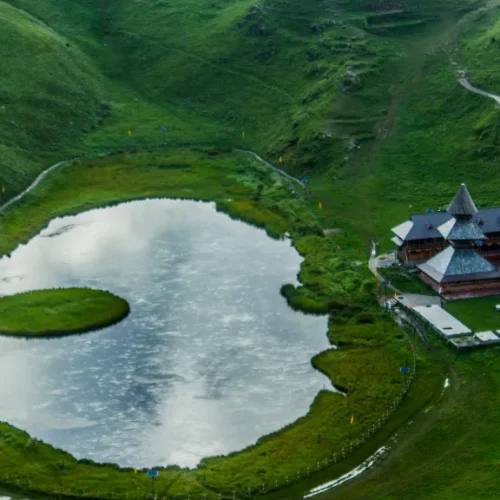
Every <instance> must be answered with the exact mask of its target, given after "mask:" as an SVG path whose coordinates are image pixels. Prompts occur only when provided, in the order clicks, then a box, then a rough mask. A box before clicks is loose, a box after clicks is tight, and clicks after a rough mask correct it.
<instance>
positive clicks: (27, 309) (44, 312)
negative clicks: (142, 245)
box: [0, 288, 130, 337]
mask: <svg viewBox="0 0 500 500" xmlns="http://www.w3.org/2000/svg"><path fill="white" fill-rule="evenodd" d="M129 312H130V306H129V304H128V302H127V301H126V300H124V299H122V298H120V297H117V296H116V295H113V294H112V293H110V292H107V291H104V290H94V289H91V288H57V289H50V290H35V291H30V292H24V293H19V294H16V295H9V296H5V297H2V298H0V335H12V336H19V337H57V336H64V335H71V334H78V333H85V332H89V331H92V330H97V329H99V328H104V327H106V326H110V325H113V324H115V323H118V322H119V321H121V320H122V319H123V318H125V317H126V316H127V315H128V314H129Z"/></svg>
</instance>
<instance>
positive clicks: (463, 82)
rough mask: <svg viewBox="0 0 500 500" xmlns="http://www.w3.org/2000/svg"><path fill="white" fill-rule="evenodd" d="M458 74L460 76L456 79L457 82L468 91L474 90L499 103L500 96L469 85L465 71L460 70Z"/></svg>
mask: <svg viewBox="0 0 500 500" xmlns="http://www.w3.org/2000/svg"><path fill="white" fill-rule="evenodd" d="M458 74H459V76H460V78H459V79H458V83H460V85H462V87H464V88H466V89H467V90H468V91H469V92H474V93H475V94H479V95H482V96H484V97H489V98H490V99H493V100H494V101H495V102H496V103H497V104H500V96H498V95H496V94H491V93H490V92H486V91H485V90H481V89H478V88H477V87H474V85H471V84H470V82H469V80H467V77H466V76H465V71H463V70H460V71H459V72H458Z"/></svg>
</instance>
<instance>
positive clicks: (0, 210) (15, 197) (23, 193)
mask: <svg viewBox="0 0 500 500" xmlns="http://www.w3.org/2000/svg"><path fill="white" fill-rule="evenodd" d="M70 161H73V159H71V160H64V161H60V162H59V163H56V164H55V165H52V166H51V167H49V168H47V169H45V170H44V171H43V172H41V173H40V174H39V175H38V176H37V177H36V179H35V180H34V181H33V182H32V183H31V184H30V185H29V186H28V187H27V188H26V189H25V190H24V191H22V192H21V193H19V194H18V195H16V196H14V198H11V199H10V200H9V201H7V202H5V203H4V204H3V205H1V206H0V212H3V211H4V210H5V209H6V208H7V207H9V206H10V205H12V204H14V203H15V202H16V201H18V200H20V199H21V198H22V197H23V196H24V195H25V194H26V193H29V192H30V191H32V190H33V189H35V188H36V187H37V186H38V184H40V182H41V181H42V180H43V178H44V177H45V176H46V175H48V174H49V173H50V172H52V170H55V169H56V168H58V167H62V166H63V165H66V164H67V163H69V162H70Z"/></svg>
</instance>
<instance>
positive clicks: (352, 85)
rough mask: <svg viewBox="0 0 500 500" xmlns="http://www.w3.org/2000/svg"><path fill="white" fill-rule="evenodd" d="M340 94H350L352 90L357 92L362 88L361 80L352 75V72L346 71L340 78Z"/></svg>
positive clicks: (354, 74)
mask: <svg viewBox="0 0 500 500" xmlns="http://www.w3.org/2000/svg"><path fill="white" fill-rule="evenodd" d="M341 83H342V92H345V93H347V92H351V91H353V90H359V89H360V88H361V87H362V83H361V79H360V78H359V76H358V75H357V74H356V73H354V71H352V70H350V69H348V70H347V71H346V72H345V73H344V76H343V77H342V82H341Z"/></svg>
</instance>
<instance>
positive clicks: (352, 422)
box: [351, 415, 354, 425]
mask: <svg viewBox="0 0 500 500" xmlns="http://www.w3.org/2000/svg"><path fill="white" fill-rule="evenodd" d="M353 424H354V415H352V416H351V425H353Z"/></svg>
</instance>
